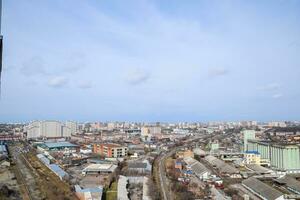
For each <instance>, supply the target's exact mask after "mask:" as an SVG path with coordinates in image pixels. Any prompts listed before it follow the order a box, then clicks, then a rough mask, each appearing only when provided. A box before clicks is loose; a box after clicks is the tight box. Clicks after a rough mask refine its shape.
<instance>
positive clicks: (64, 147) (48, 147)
mask: <svg viewBox="0 0 300 200" xmlns="http://www.w3.org/2000/svg"><path fill="white" fill-rule="evenodd" d="M37 149H38V150H39V151H41V152H44V151H64V152H69V153H75V152H77V151H79V146H78V145H76V144H72V143H70V142H44V143H39V144H37Z"/></svg>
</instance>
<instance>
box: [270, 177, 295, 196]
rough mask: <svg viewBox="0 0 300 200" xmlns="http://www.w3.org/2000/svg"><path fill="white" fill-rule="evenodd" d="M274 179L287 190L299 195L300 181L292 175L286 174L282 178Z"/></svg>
mask: <svg viewBox="0 0 300 200" xmlns="http://www.w3.org/2000/svg"><path fill="white" fill-rule="evenodd" d="M275 181H276V182H277V183H278V184H280V185H281V186H284V187H286V188H287V189H288V190H289V191H291V192H293V193H295V194H298V195H300V182H299V181H297V180H296V179H295V178H294V177H292V176H289V175H286V176H284V177H283V178H279V179H276V180H275Z"/></svg>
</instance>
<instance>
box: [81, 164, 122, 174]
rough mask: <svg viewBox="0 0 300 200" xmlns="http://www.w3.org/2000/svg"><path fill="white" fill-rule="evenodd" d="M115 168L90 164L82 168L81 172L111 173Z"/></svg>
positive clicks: (108, 165)
mask: <svg viewBox="0 0 300 200" xmlns="http://www.w3.org/2000/svg"><path fill="white" fill-rule="evenodd" d="M116 168H117V165H113V164H90V165H89V166H87V167H86V168H84V169H83V170H82V171H83V172H98V171H111V172H113V171H114V170H115V169H116Z"/></svg>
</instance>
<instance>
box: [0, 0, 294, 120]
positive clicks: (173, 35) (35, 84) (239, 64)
mask: <svg viewBox="0 0 300 200" xmlns="http://www.w3.org/2000/svg"><path fill="white" fill-rule="evenodd" d="M2 34H3V35H4V45H5V46H4V68H5V69H4V72H3V80H2V97H1V101H0V121H2V122H7V121H29V120H33V119H58V120H67V119H71V120H79V121H96V120H100V121H106V120H127V121H211V120H212V121H218V120H226V121H232V120H262V121H268V120H299V116H300V106H299V101H300V88H299V85H300V84H299V77H300V1H296V0H286V1H285V0H278V1H258V0H257V1H230V0H228V1H192V0H189V1H180V0H175V1H162V0H161V1H158V0H149V1H146V0H136V1H134V0H128V1H123V0H113V1H104V0H103V1H99V0H97V1H96V0H87V1H80V0H64V1H61V0H51V1H50V0H44V1H40V0H26V1H25V0H9V1H4V2H3V17H2Z"/></svg>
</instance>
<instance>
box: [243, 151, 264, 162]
mask: <svg viewBox="0 0 300 200" xmlns="http://www.w3.org/2000/svg"><path fill="white" fill-rule="evenodd" d="M245 164H247V165H249V164H255V165H260V154H259V152H258V151H246V152H245Z"/></svg>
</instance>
